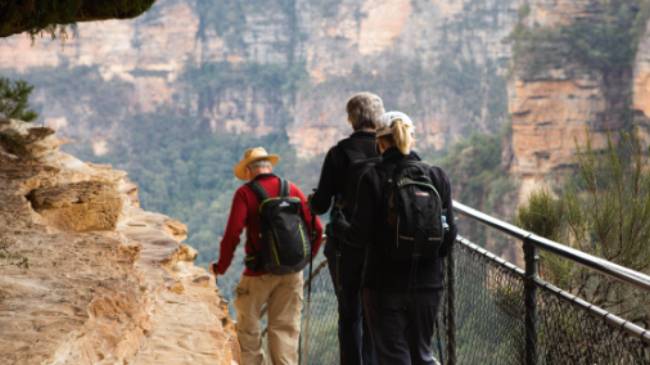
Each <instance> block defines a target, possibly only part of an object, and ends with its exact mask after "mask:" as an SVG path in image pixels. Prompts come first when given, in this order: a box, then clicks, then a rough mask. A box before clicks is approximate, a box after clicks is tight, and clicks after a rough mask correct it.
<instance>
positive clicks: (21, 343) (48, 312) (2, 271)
mask: <svg viewBox="0 0 650 365" xmlns="http://www.w3.org/2000/svg"><path fill="white" fill-rule="evenodd" d="M60 143H61V142H60V141H59V140H58V139H57V138H56V137H55V136H54V135H53V132H52V130H50V129H48V128H42V127H35V126H33V125H30V124H26V123H22V122H18V121H6V120H5V121H0V201H1V202H2V204H0V227H2V229H0V358H2V363H3V364H75V365H77V364H118V363H119V364H127V363H128V364H160V363H170V364H171V363H173V364H193V365H197V364H228V365H230V364H233V363H235V362H236V359H237V349H238V346H237V342H236V337H235V334H234V330H233V325H232V322H231V321H230V319H229V317H228V312H227V308H226V304H225V303H224V302H223V301H222V300H221V299H220V297H219V296H218V293H217V291H216V287H215V285H214V282H213V280H212V279H211V277H210V276H209V275H208V274H207V273H206V272H205V271H204V270H203V269H200V268H198V267H195V266H194V265H193V263H192V262H193V260H194V258H195V257H196V252H195V251H194V250H193V249H192V248H191V247H189V246H187V245H185V244H183V243H182V241H183V240H184V239H185V236H186V233H187V232H186V228H185V226H184V225H183V224H181V223H180V222H177V221H174V220H172V219H170V218H168V217H166V216H163V215H160V214H155V213H150V212H146V211H143V210H142V209H141V208H139V207H138V198H137V188H136V186H135V185H134V184H132V183H130V182H129V180H128V179H127V177H126V174H125V173H124V172H121V171H116V170H113V169H111V168H110V167H108V166H98V165H93V164H87V163H84V162H82V161H80V160H78V159H76V158H74V157H73V156H71V155H68V154H65V153H62V152H59V151H58V147H59V145H60Z"/></svg>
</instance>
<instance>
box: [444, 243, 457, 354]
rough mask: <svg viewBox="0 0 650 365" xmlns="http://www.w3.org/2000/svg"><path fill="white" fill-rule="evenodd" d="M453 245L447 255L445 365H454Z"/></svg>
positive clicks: (454, 282)
mask: <svg viewBox="0 0 650 365" xmlns="http://www.w3.org/2000/svg"><path fill="white" fill-rule="evenodd" d="M455 266H456V263H455V261H454V245H450V246H449V252H448V253H447V313H446V316H447V364H449V365H455V364H456V307H455V306H456V304H455V303H456V278H455V276H454V272H455Z"/></svg>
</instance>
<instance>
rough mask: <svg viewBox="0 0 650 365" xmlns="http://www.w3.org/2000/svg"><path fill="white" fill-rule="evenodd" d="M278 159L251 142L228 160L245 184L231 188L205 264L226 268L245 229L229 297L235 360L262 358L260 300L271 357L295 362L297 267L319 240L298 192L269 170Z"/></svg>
mask: <svg viewBox="0 0 650 365" xmlns="http://www.w3.org/2000/svg"><path fill="white" fill-rule="evenodd" d="M278 161H279V157H278V156H277V155H270V154H268V153H267V152H266V150H265V149H264V148H262V147H256V148H251V149H248V150H247V151H246V152H245V153H244V157H243V158H242V160H241V161H239V162H238V163H237V164H236V165H235V167H234V174H235V176H236V177H237V178H239V179H241V180H244V181H248V183H246V184H244V185H242V186H241V187H240V188H239V189H237V192H235V196H234V198H233V202H232V207H231V210H230V217H229V218H228V226H227V227H226V232H225V234H224V236H223V239H222V240H221V245H220V253H219V261H218V262H216V263H212V264H211V265H210V266H211V270H212V271H213V272H214V273H215V275H223V274H224V273H225V272H226V270H228V267H229V266H230V263H231V261H232V258H233V254H234V252H235V249H236V248H237V245H238V244H239V237H240V234H241V232H242V230H243V229H244V228H246V246H245V249H246V260H245V264H246V269H245V270H244V273H243V275H242V277H241V280H240V281H239V284H238V285H237V288H236V297H235V302H234V304H235V310H236V311H237V326H236V329H237V336H238V338H239V344H240V347H241V352H242V364H246V365H258V364H263V363H265V359H264V358H265V355H264V351H263V349H262V338H261V326H260V319H261V318H260V317H261V312H262V307H263V306H266V308H267V313H268V335H267V340H268V350H269V351H268V352H269V355H270V358H271V363H272V364H274V365H280V364H282V365H289V364H298V342H299V335H300V313H301V310H302V298H303V274H302V268H303V267H304V266H305V265H306V263H307V262H308V260H309V259H311V257H312V255H316V253H317V252H318V248H319V247H320V244H321V236H322V227H321V224H320V221H319V220H318V218H315V219H314V220H313V221H312V216H311V213H310V211H309V208H308V205H307V200H306V199H305V196H304V194H303V193H302V192H301V191H300V189H298V188H297V187H296V186H295V185H294V184H292V183H289V182H287V181H286V180H283V179H281V178H279V177H278V176H276V175H274V174H273V173H272V171H273V166H274V165H275V164H277V163H278ZM283 190H284V192H283ZM282 196H284V198H282ZM262 203H263V204H262ZM269 216H273V217H274V218H273V219H269V218H268V217H269ZM271 221H272V222H271ZM278 222H280V223H278ZM312 222H313V227H312ZM278 224H279V225H280V226H281V227H278V226H277V225H278ZM312 237H313V242H312ZM310 249H311V252H309V251H310Z"/></svg>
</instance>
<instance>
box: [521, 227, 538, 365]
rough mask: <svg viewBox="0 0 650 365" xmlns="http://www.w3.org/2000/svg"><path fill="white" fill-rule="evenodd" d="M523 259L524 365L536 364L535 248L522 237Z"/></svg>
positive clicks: (536, 260) (536, 257) (536, 258)
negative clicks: (524, 273)
mask: <svg viewBox="0 0 650 365" xmlns="http://www.w3.org/2000/svg"><path fill="white" fill-rule="evenodd" d="M523 242H524V261H525V263H526V269H525V272H526V277H525V279H524V303H525V306H526V314H525V316H526V318H525V326H526V327H525V336H526V358H525V363H526V365H536V364H537V300H536V299H537V298H536V296H537V285H536V284H535V280H536V279H537V262H538V260H539V257H538V256H537V248H536V247H535V245H534V244H532V243H531V242H530V241H528V240H527V239H524V241H523Z"/></svg>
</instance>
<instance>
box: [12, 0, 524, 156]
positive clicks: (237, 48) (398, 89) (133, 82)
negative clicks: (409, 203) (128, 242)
mask: <svg viewBox="0 0 650 365" xmlns="http://www.w3.org/2000/svg"><path fill="white" fill-rule="evenodd" d="M518 2H519V1H517V0H507V1H503V0H489V1H479V0H444V1H435V2H431V1H423V0H422V1H410V0H390V1H375V0H322V1H301V0H294V1H280V0H277V1H270V2H249V3H246V4H233V3H231V2H221V1H217V2H210V3H205V2H192V1H186V0H160V1H158V2H156V4H155V5H154V7H153V8H152V10H151V11H149V12H147V13H146V14H144V15H143V16H142V17H140V18H138V19H135V20H132V21H120V22H117V21H107V22H103V23H89V24H80V25H79V26H78V29H77V31H76V33H77V34H76V35H75V36H74V37H70V38H69V39H68V40H66V41H65V42H63V43H61V42H60V41H58V40H55V41H49V40H47V39H37V40H36V41H35V42H32V41H31V40H30V39H29V37H26V36H16V37H12V38H9V39H6V40H5V39H3V40H0V69H4V70H6V71H10V72H18V73H22V75H23V76H27V77H28V78H30V77H33V78H36V79H38V80H41V81H40V82H39V81H36V82H37V95H36V96H37V98H36V99H35V100H36V101H41V102H44V101H45V100H47V104H45V106H44V107H43V110H42V115H43V117H44V121H45V122H46V123H47V124H48V125H51V126H53V127H57V128H60V129H61V133H63V134H65V135H66V136H68V137H72V138H74V139H77V140H80V141H83V142H85V143H88V144H89V145H92V146H93V147H94V149H95V153H98V154H101V153H102V151H105V148H103V147H102V146H104V147H105V146H106V144H105V142H104V141H105V140H106V139H110V138H111V137H114V136H115V135H117V134H119V131H118V129H119V128H118V127H117V125H119V123H120V122H121V121H123V120H125V119H129V118H133V117H134V115H137V114H140V113H147V112H152V111H154V110H156V109H165V110H174V111H183V113H189V114H191V115H195V116H196V119H197V121H196V122H197V124H201V125H203V126H204V127H205V128H209V129H210V130H211V131H213V132H215V133H223V132H224V131H231V132H236V133H255V134H258V135H260V134H266V133H269V132H271V131H282V130H286V131H287V132H288V133H289V135H290V137H291V142H292V144H293V145H295V146H297V147H298V151H299V153H300V154H301V155H305V156H308V155H311V154H314V153H319V152H323V151H324V150H326V149H327V147H328V146H329V145H330V144H331V142H333V141H334V140H335V139H336V138H339V137H341V136H342V135H343V134H346V133H348V131H349V127H348V126H347V125H346V123H345V113H344V103H345V101H346V99H347V98H348V97H349V95H350V94H351V93H353V92H356V91H360V90H364V89H371V90H373V91H376V92H377V93H379V94H380V95H382V96H383V97H384V98H385V99H386V104H387V106H388V107H389V108H391V109H394V108H401V109H404V110H405V111H407V112H409V113H410V114H412V115H413V116H414V117H415V118H417V120H418V121H419V125H421V126H422V130H423V131H424V134H423V136H424V137H423V138H421V140H422V143H424V144H425V145H428V146H433V147H436V148H442V147H444V146H445V145H447V144H448V143H449V141H453V140H456V139H458V138H460V137H462V136H463V135H465V134H467V133H469V132H470V131H473V130H482V131H490V130H492V131H493V130H496V129H497V128H498V126H499V125H500V124H501V123H502V122H503V120H504V118H505V110H506V107H505V98H506V91H505V82H504V80H505V78H504V75H505V73H506V70H507V66H508V65H507V60H508V59H509V57H510V46H509V45H508V44H506V43H504V42H503V41H504V39H505V38H506V37H507V35H508V34H509V33H510V31H511V29H512V27H513V26H514V24H515V23H516V20H517V9H518ZM89 69H90V70H93V71H92V72H91V71H89ZM84 70H85V71H84ZM94 70H96V71H94ZM39 72H40V73H43V72H48V73H49V75H50V76H48V77H49V78H50V79H51V78H52V77H53V76H51V75H53V74H60V75H61V78H62V79H63V80H58V81H65V80H66V79H70V78H83V79H85V80H91V79H92V80H93V84H92V85H89V86H88V87H87V88H84V87H81V89H82V90H78V89H77V90H74V92H72V91H71V90H69V89H67V88H66V87H65V86H62V83H61V82H51V83H50V82H48V81H43V79H45V78H44V77H41V78H38V77H36V76H33V75H35V74H38V73H39ZM79 72H85V73H84V74H83V76H81V75H80V74H79ZM30 75H32V76H30ZM48 80H49V79H48ZM39 83H40V84H39ZM54 85H56V86H54ZM70 88H72V86H70ZM103 90H105V92H104V91H103ZM79 94H81V96H77V95H79ZM84 94H87V95H85V96H84ZM93 95H95V96H93ZM315 141H318V142H319V143H314V142H315Z"/></svg>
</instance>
